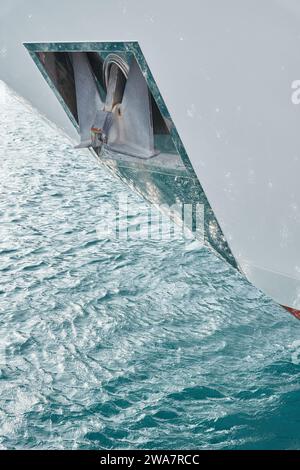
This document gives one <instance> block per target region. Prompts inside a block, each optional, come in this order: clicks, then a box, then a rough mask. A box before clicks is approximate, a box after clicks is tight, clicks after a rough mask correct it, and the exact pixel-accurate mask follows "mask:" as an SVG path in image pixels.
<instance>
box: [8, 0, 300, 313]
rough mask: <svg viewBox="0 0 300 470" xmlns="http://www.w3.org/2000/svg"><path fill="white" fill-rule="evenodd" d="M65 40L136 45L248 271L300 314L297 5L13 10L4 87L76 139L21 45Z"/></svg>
mask: <svg viewBox="0 0 300 470" xmlns="http://www.w3.org/2000/svg"><path fill="white" fill-rule="evenodd" d="M67 41H72V42H78V41H99V42H101V41H102V42H103V41H111V42H116V41H138V43H139V45H140V47H141V50H142V52H143V54H144V57H145V58H146V60H147V63H148V65H149V68H150V70H151V72H152V74H153V76H154V79H155V81H156V83H157V86H158V88H159V90H160V92H161V94H162V96H163V98H164V100H165V102H166V105H167V107H168V110H169V112H170V115H171V117H172V119H173V122H174V123H175V125H176V128H177V131H178V133H179V135H180V138H181V139H182V141H183V144H184V146H185V149H186V151H187V153H188V156H189V159H190V161H191V163H192V165H193V168H194V170H195V172H196V174H197V176H198V178H199V181H200V182H201V184H202V186H203V188H204V190H205V193H206V196H207V198H208V200H209V202H210V204H211V206H212V208H213V210H214V212H215V214H216V217H217V219H218V221H219V223H220V226H221V228H222V230H223V233H224V235H225V237H226V239H227V242H228V244H229V246H230V248H231V250H232V253H233V255H234V257H235V259H236V260H237V263H238V265H239V266H240V267H241V270H242V271H243V272H244V273H245V275H246V276H247V277H248V279H249V280H250V281H251V282H252V283H253V284H254V285H256V286H257V287H258V288H260V289H261V290H263V291H264V292H266V293H267V294H268V295H270V296H271V297H272V298H273V299H274V300H276V301H277V302H279V303H280V304H281V305H285V306H289V307H292V308H294V309H299V310H300V192H299V189H298V187H299V184H298V179H299V175H300V105H298V98H299V95H298V92H297V87H298V86H299V84H297V80H300V58H299V57H300V56H299V44H300V5H299V2H298V1H296V0H295V1H294V0H285V1H281V0H265V1H264V2H261V1H258V0H243V1H240V0H228V1H226V2H224V1H222V0H190V1H188V2H185V3H183V2H179V1H174V0H172V1H171V0H164V1H163V2H162V1H158V0H154V1H151V2H148V1H144V0H128V1H125V0H124V1H119V0H110V1H105V0H87V1H85V2H81V1H79V0H75V1H74V0H73V1H70V0H64V1H63V2H61V1H58V0H52V1H51V2H49V3H48V5H46V3H45V2H37V1H35V0H26V1H20V0H19V1H18V0H7V1H5V2H4V5H1V10H0V79H2V80H4V81H5V82H6V83H7V84H8V85H9V86H11V87H12V88H13V89H15V90H16V91H17V92H18V93H19V94H20V95H22V96H24V97H25V98H26V99H28V100H29V101H30V102H31V103H32V104H33V105H34V106H35V107H36V108H37V109H39V111H40V112H42V113H43V114H45V115H46V116H47V117H48V118H49V119H50V120H52V121H54V122H55V123H56V124H58V125H59V126H60V127H62V128H64V129H65V130H66V132H68V133H69V134H70V136H71V137H74V138H75V137H76V132H75V130H74V128H73V126H72V125H71V124H70V122H69V120H68V118H67V116H66V115H65V113H64V111H63V109H62V108H61V106H60V104H59V103H58V101H57V99H56V97H55V96H54V94H53V92H52V91H51V90H50V89H49V87H48V85H47V84H46V82H45V81H44V79H43V77H42V76H41V75H40V73H39V71H38V70H37V68H36V67H35V65H34V63H33V62H32V60H31V58H30V56H29V54H28V52H27V51H26V49H25V47H24V46H23V43H24V42H27V43H28V42H67ZM33 131H34V132H37V131H38V130H37V129H34V130H33Z"/></svg>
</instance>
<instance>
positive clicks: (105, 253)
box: [0, 94, 300, 449]
mask: <svg viewBox="0 0 300 470" xmlns="http://www.w3.org/2000/svg"><path fill="white" fill-rule="evenodd" d="M0 137H1V138H0V155H1V160H0V168H1V170H0V171H1V173H0V174H1V180H0V195H1V197H0V221H1V224H0V332H1V335H0V369H1V377H0V442H1V445H2V447H3V448H128V447H130V448H215V449H229V448H235V449H237V448H299V446H300V435H299V424H298V423H299V419H300V385H299V378H300V366H299V365H297V361H295V360H294V361H293V360H292V346H293V343H294V342H295V341H297V340H298V338H299V333H300V322H298V321H297V320H295V319H294V318H293V317H291V316H290V315H288V314H287V313H286V312H285V311H283V310H282V309H281V308H280V307H278V306H276V305H274V304H273V303H272V302H271V301H270V300H269V299H268V298H266V297H265V296H264V295H263V294H261V293H260V292H258V291H257V290H256V289H254V288H253V287H251V286H250V285H249V284H248V283H247V281H245V280H244V279H243V278H241V276H240V275H239V274H238V273H237V272H235V271H234V270H232V269H231V268H229V267H228V265H226V264H225V263H223V262H222V261H220V260H219V259H217V258H216V257H214V256H213V255H212V254H210V253H209V252H208V251H207V250H206V249H203V248H202V249H201V248H199V247H198V246H197V245H195V244H193V243H191V242H189V243H188V244H187V243H186V242H185V241H184V240H183V239H177V240H176V239H174V240H165V241H164V240H161V241H157V240H145V239H144V240H142V239H129V240H126V239H120V240H116V239H112V240H107V239H99V238H97V233H96V228H97V223H98V221H99V217H100V215H101V209H100V208H101V204H104V203H105V202H108V203H109V204H114V203H117V201H118V198H119V197H120V194H121V195H122V194H124V197H126V196H127V195H128V198H129V200H130V204H131V206H132V208H133V212H134V214H135V215H134V217H135V218H136V219H135V220H133V224H134V223H136V224H138V222H139V220H140V219H142V218H143V217H144V216H145V212H146V211H147V206H146V205H145V203H144V202H143V201H142V200H141V199H140V198H139V197H138V196H136V195H134V194H132V193H131V192H130V191H128V190H127V189H126V188H125V186H124V185H123V184H122V183H120V182H118V181H117V180H115V179H114V178H113V177H112V176H111V175H110V174H108V173H107V171H106V170H104V169H102V168H100V167H99V166H97V165H96V163H95V161H94V160H93V158H92V157H91V156H90V155H89V154H88V153H85V152H81V151H74V150H73V149H72V147H71V145H70V143H69V142H68V140H66V138H65V137H62V136H61V135H59V134H58V132H57V131H56V130H55V129H52V128H50V127H49V126H48V125H47V124H45V123H44V122H43V121H42V120H41V119H40V118H39V117H38V116H37V115H36V114H35V113H34V112H32V111H31V110H30V109H28V108H26V107H24V105H23V104H22V103H19V102H18V101H16V99H15V98H14V97H13V96H12V94H9V95H8V96H7V97H6V98H5V99H3V97H2V107H1V114H0ZM293 354H294V356H293V357H295V352H294V353H293Z"/></svg>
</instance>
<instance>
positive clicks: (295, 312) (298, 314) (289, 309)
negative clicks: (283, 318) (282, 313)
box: [283, 305, 300, 320]
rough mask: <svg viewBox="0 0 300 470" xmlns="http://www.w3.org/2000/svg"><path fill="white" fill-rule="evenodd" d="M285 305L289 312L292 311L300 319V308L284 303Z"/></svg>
mask: <svg viewBox="0 0 300 470" xmlns="http://www.w3.org/2000/svg"><path fill="white" fill-rule="evenodd" d="M283 307H284V308H285V309H286V310H287V311H288V312H290V313H291V314H292V315H294V317H296V318H298V320H300V310H296V309H295V308H292V307H286V306H285V305H283Z"/></svg>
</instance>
